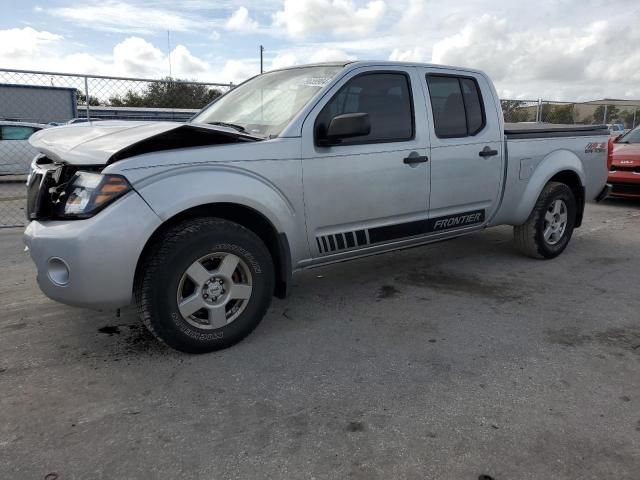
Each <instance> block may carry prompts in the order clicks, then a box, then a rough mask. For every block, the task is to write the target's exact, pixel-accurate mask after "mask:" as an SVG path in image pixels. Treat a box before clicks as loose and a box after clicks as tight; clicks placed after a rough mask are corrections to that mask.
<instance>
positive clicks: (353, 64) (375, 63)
mask: <svg viewBox="0 0 640 480" xmlns="http://www.w3.org/2000/svg"><path fill="white" fill-rule="evenodd" d="M332 66H333V67H347V66H348V67H350V68H358V67H385V66H389V67H426V68H438V69H449V70H462V71H465V72H473V73H479V74H481V75H484V72H483V71H481V70H478V69H475V68H467V67H461V66H453V65H440V64H435V63H419V62H393V61H390V60H352V61H351V60H349V61H344V60H343V61H335V62H322V63H308V64H304V65H293V66H291V67H286V68H280V69H278V70H269V72H275V71H281V70H293V69H296V68H307V67H332ZM269 72H266V73H269Z"/></svg>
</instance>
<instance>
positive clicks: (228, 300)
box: [135, 218, 274, 353]
mask: <svg viewBox="0 0 640 480" xmlns="http://www.w3.org/2000/svg"><path fill="white" fill-rule="evenodd" d="M273 288H274V269H273V263H272V260H271V256H270V254H269V251H268V250H267V248H266V246H265V245H264V244H263V243H262V241H261V240H260V239H259V238H258V237H257V236H256V235H255V234H254V233H253V232H251V231H250V230H248V229H246V228H244V227H242V226H241V225H238V224H235V223H232V222H229V221H226V220H221V219H216V218H199V219H194V220H188V221H186V222H184V223H181V224H179V225H177V226H176V227H174V228H173V229H171V230H169V231H168V232H166V234H165V235H164V237H163V238H162V239H161V240H160V241H159V242H158V243H157V244H156V245H155V246H154V247H153V248H152V249H151V251H150V252H149V254H148V255H147V257H146V259H145V263H144V264H143V265H142V268H141V274H140V277H139V280H138V282H137V285H136V292H135V293H136V302H137V304H138V311H139V313H140V316H141V317H142V320H143V322H144V323H145V325H146V326H147V328H148V329H149V330H150V331H151V332H152V333H153V334H154V335H155V336H156V337H157V338H158V339H160V340H161V341H163V342H164V343H166V344H167V345H169V346H170V347H173V348H175V349H177V350H181V351H183V352H188V353H204V352H210V351H214V350H219V349H221V348H226V347H229V346H231V345H233V344H235V343H237V342H239V341H240V340H242V339H243V338H244V337H245V336H247V335H248V334H249V333H251V331H252V330H253V329H254V328H255V327H256V326H257V325H258V323H260V320H262V317H263V316H264V314H265V313H266V311H267V309H268V307H269V304H270V303H271V297H272V295H273Z"/></svg>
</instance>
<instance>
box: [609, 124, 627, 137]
mask: <svg viewBox="0 0 640 480" xmlns="http://www.w3.org/2000/svg"><path fill="white" fill-rule="evenodd" d="M607 128H608V129H609V135H610V136H612V137H619V136H620V135H622V134H624V133H626V132H627V130H625V128H624V124H622V123H608V124H607Z"/></svg>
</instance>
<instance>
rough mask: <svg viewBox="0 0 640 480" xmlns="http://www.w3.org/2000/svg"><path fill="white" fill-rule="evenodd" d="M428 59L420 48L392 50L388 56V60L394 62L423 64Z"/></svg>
mask: <svg viewBox="0 0 640 480" xmlns="http://www.w3.org/2000/svg"><path fill="white" fill-rule="evenodd" d="M426 58H428V55H427V54H426V52H425V51H424V50H423V49H422V48H420V47H414V48H408V49H406V50H402V49H400V48H394V49H393V51H392V52H391V55H389V60H392V61H394V62H424V61H425V59H426Z"/></svg>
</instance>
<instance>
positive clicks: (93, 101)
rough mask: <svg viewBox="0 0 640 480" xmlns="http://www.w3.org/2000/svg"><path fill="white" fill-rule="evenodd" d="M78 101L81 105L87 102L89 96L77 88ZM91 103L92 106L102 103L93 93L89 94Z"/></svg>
mask: <svg viewBox="0 0 640 480" xmlns="http://www.w3.org/2000/svg"><path fill="white" fill-rule="evenodd" d="M76 102H77V103H78V104H79V105H86V104H87V96H86V95H85V94H84V93H82V91H81V90H76ZM89 105H91V106H92V107H97V106H98V105H100V100H98V99H97V98H96V97H94V96H93V95H89Z"/></svg>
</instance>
